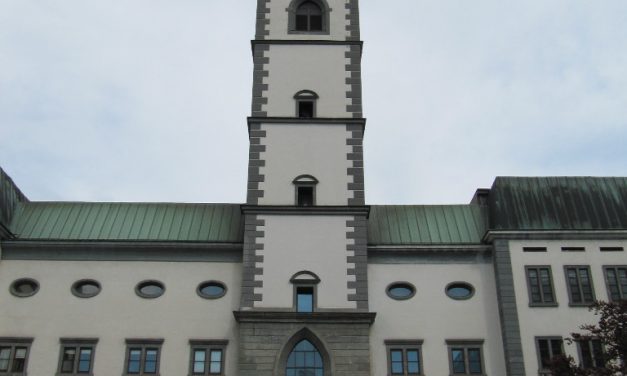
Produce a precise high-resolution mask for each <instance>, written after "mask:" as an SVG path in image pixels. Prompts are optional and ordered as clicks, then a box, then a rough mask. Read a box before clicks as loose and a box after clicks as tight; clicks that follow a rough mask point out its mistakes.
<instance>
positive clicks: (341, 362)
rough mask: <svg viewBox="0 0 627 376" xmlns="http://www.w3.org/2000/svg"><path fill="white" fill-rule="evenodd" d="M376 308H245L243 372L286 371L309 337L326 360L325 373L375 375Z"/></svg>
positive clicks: (243, 375) (275, 374)
mask: <svg viewBox="0 0 627 376" xmlns="http://www.w3.org/2000/svg"><path fill="white" fill-rule="evenodd" d="M374 316H375V314H374V313H322V312H319V313H313V314H302V313H292V312H257V311H247V312H243V311H239V312H235V317H236V319H237V321H238V322H239V373H238V375H239V376H285V367H286V362H287V357H288V355H289V353H290V352H291V351H292V350H293V348H294V346H295V345H296V344H297V343H298V342H300V341H301V340H303V339H307V340H309V341H310V342H311V343H313V344H314V345H315V346H316V348H317V349H318V351H319V352H320V354H321V355H322V357H323V359H324V363H325V372H324V375H325V376H370V338H369V336H370V325H371V324H372V322H373V321H374Z"/></svg>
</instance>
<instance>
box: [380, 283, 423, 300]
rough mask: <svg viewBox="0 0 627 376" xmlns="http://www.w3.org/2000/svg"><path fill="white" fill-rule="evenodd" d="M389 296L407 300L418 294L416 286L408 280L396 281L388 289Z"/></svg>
mask: <svg viewBox="0 0 627 376" xmlns="http://www.w3.org/2000/svg"><path fill="white" fill-rule="evenodd" d="M386 292H387V294H388V296H389V297H390V298H392V299H396V300H406V299H409V298H411V297H413V296H414V295H415V294H416V288H415V287H414V286H413V285H412V284H410V283H408V282H394V283H392V284H391V285H389V286H388V288H387V290H386Z"/></svg>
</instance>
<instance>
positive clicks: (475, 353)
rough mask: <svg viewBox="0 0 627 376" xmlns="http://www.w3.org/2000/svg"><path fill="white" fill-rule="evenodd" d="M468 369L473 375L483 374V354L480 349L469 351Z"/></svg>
mask: <svg viewBox="0 0 627 376" xmlns="http://www.w3.org/2000/svg"><path fill="white" fill-rule="evenodd" d="M468 369H469V371H470V373H471V374H481V373H482V370H481V352H480V350H479V349H468Z"/></svg>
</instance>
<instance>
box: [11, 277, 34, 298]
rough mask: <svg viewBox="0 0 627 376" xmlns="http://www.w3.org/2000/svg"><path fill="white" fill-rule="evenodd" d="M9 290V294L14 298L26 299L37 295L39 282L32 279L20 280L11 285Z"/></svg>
mask: <svg viewBox="0 0 627 376" xmlns="http://www.w3.org/2000/svg"><path fill="white" fill-rule="evenodd" d="M9 290H10V291H11V294H13V295H15V296H19V297H20V298H26V297H28V296H33V295H35V294H37V291H39V282H37V281H35V280H34V279H32V278H20V279H18V280H15V281H14V282H13V283H11V287H10V288H9Z"/></svg>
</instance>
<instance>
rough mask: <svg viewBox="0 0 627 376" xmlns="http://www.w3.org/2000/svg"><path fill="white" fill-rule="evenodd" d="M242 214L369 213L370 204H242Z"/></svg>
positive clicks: (367, 214) (366, 214)
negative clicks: (303, 205) (306, 205)
mask: <svg viewBox="0 0 627 376" xmlns="http://www.w3.org/2000/svg"><path fill="white" fill-rule="evenodd" d="M242 213H243V214H264V215H365V216H366V218H367V217H368V216H369V215H370V206H367V205H366V206H308V207H301V206H288V205H242Z"/></svg>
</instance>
